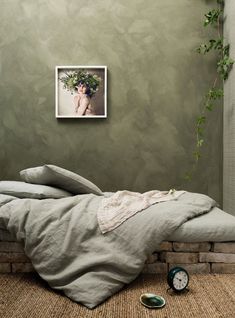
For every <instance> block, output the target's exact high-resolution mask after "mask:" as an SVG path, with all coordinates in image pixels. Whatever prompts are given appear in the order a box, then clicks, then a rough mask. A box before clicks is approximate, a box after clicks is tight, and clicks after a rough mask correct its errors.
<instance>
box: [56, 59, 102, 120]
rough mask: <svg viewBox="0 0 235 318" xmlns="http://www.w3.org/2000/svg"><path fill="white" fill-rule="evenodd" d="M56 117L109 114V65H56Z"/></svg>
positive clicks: (97, 116)
mask: <svg viewBox="0 0 235 318" xmlns="http://www.w3.org/2000/svg"><path fill="white" fill-rule="evenodd" d="M55 100H56V106H55V113H56V118H106V117H107V67H106V66H82V65H79V66H56V68H55Z"/></svg>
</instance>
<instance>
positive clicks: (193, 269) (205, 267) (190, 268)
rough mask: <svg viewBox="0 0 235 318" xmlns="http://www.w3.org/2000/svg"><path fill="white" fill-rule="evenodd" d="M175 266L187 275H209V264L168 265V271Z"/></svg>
mask: <svg viewBox="0 0 235 318" xmlns="http://www.w3.org/2000/svg"><path fill="white" fill-rule="evenodd" d="M175 266H180V267H183V268H184V269H186V271H187V272H188V273H189V274H199V273H200V274H204V273H210V264H209V263H197V264H169V270H170V269H171V268H173V267H175Z"/></svg>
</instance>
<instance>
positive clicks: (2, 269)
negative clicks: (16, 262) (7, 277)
mask: <svg viewBox="0 0 235 318" xmlns="http://www.w3.org/2000/svg"><path fill="white" fill-rule="evenodd" d="M10 272H11V264H9V263H0V273H10Z"/></svg>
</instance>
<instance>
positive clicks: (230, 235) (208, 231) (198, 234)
mask: <svg viewBox="0 0 235 318" xmlns="http://www.w3.org/2000/svg"><path fill="white" fill-rule="evenodd" d="M166 240H167V241H175V242H230V241H235V216H233V215H231V214H228V213H226V212H224V211H222V210H221V209H219V208H217V207H215V208H213V209H212V210H211V211H210V212H209V213H207V214H204V215H201V216H199V217H196V218H194V219H192V220H190V221H187V222H186V223H184V224H183V225H181V226H180V227H179V228H178V229H177V230H176V231H174V232H173V234H171V235H170V236H169V237H168V238H167V239H166ZM0 241H8V242H10V241H15V238H14V236H13V235H12V234H10V233H9V232H8V231H6V230H3V229H0Z"/></svg>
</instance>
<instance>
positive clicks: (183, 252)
mask: <svg viewBox="0 0 235 318" xmlns="http://www.w3.org/2000/svg"><path fill="white" fill-rule="evenodd" d="M174 266H182V267H183V268H185V269H186V270H187V271H188V272H189V273H226V274H229V273H231V274H232V273H235V242H224V243H216V242H202V243H179V242H163V243H162V244H161V246H160V249H159V251H156V252H155V253H153V254H152V255H151V256H150V257H149V258H148V260H147V261H146V265H145V267H144V270H143V272H144V273H149V274H150V273H167V272H168V271H169V270H170V269H171V268H172V267H174Z"/></svg>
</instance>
